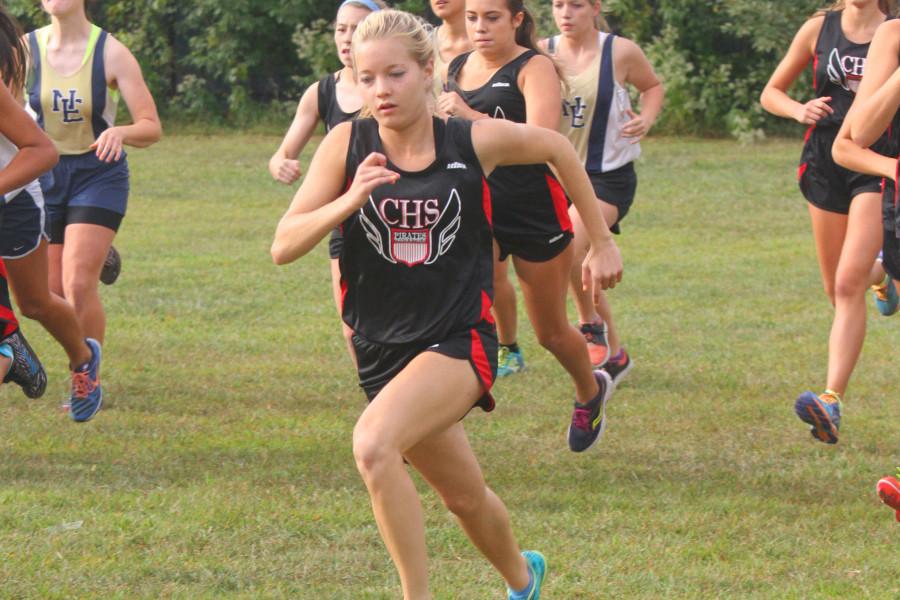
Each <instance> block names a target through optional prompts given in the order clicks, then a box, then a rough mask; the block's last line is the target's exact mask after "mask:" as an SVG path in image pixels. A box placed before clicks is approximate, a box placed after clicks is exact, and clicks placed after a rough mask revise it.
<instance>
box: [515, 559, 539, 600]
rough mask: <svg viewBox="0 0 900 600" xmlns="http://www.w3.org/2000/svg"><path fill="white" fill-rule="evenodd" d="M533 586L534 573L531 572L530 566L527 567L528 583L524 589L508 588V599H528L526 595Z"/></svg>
mask: <svg viewBox="0 0 900 600" xmlns="http://www.w3.org/2000/svg"><path fill="white" fill-rule="evenodd" d="M533 586H534V573H532V572H531V567H528V585H526V586H525V589H524V590H519V591H516V590H510V592H511V593H510V595H509V600H528V595H529V594H530V593H531V588H532V587H533Z"/></svg>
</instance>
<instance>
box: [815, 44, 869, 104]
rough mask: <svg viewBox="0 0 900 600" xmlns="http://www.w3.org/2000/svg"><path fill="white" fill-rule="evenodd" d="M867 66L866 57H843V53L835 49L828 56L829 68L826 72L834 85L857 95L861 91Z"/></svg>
mask: <svg viewBox="0 0 900 600" xmlns="http://www.w3.org/2000/svg"><path fill="white" fill-rule="evenodd" d="M865 64H866V59H865V57H859V56H841V53H840V52H838V49H837V48H835V49H833V50H832V51H831V54H829V55H828V66H827V67H826V69H825V71H826V72H827V73H828V79H829V80H831V82H832V83H833V84H835V85H839V86H841V87H842V88H844V89H845V90H847V91H848V92H852V93H854V94H855V93H856V91H857V90H858V89H859V82H860V80H861V79H862V75H863V70H864V68H865Z"/></svg>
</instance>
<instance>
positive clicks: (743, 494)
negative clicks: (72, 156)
mask: <svg viewBox="0 0 900 600" xmlns="http://www.w3.org/2000/svg"><path fill="white" fill-rule="evenodd" d="M277 143H278V140H277V139H276V138H274V137H263V136H239V135H224V136H217V137H189V136H177V135H171V136H169V137H168V138H167V139H165V140H164V141H163V142H161V143H160V144H158V145H157V146H155V147H154V148H152V149H150V150H146V151H135V152H133V153H132V156H131V159H130V160H131V170H132V173H133V180H132V190H133V192H132V197H131V206H130V208H129V215H128V218H127V219H126V221H125V223H124V225H123V229H122V231H121V233H120V235H119V237H118V239H117V242H116V245H117V247H118V248H119V249H120V251H121V253H122V256H123V259H124V268H123V273H122V276H121V278H120V279H119V282H118V283H117V284H116V285H115V286H113V287H111V288H107V289H104V291H103V293H104V298H105V302H106V306H107V308H108V314H109V335H108V339H107V343H106V346H105V358H106V362H105V363H104V383H105V394H106V399H107V400H106V404H105V409H104V410H103V411H102V412H101V413H100V414H99V415H98V416H97V417H96V418H95V419H94V421H92V422H90V423H88V424H85V425H76V424H74V423H72V422H71V421H70V420H69V418H68V416H66V415H64V414H63V413H61V412H60V411H59V410H58V406H59V404H60V402H61V401H62V399H63V398H64V396H65V395H66V392H67V380H66V374H65V372H64V368H63V366H64V362H65V361H64V355H63V353H62V351H61V350H60V349H59V348H58V347H57V346H55V344H53V343H52V341H51V340H50V338H49V337H48V336H47V335H45V334H44V332H43V330H42V329H41V328H40V327H39V326H38V325H37V324H35V323H26V324H25V331H26V334H27V335H28V336H29V338H30V339H31V341H32V344H33V345H34V346H35V348H36V349H37V350H38V352H39V353H40V354H41V356H42V358H43V359H44V362H45V363H46V365H47V367H48V370H49V374H50V377H51V384H50V387H49V390H48V393H47V396H46V397H45V398H44V399H42V400H40V401H26V400H25V399H24V397H23V396H22V395H21V393H20V392H19V391H18V390H17V389H14V388H12V387H9V386H7V387H4V388H3V389H2V390H0V598H60V599H62V598H65V599H70V598H104V599H111V598H128V599H131V598H189V599H194V598H300V599H313V600H319V599H332V598H335V599H344V598H346V599H359V598H367V599H368V598H398V597H399V584H398V580H397V577H396V575H395V572H394V570H393V567H392V565H391V563H390V560H389V558H388V555H387V553H386V551H385V550H384V547H383V545H382V543H381V541H380V538H379V536H378V532H377V529H376V527H375V523H374V520H373V518H372V516H371V512H370V509H369V504H368V497H367V494H366V491H365V487H364V486H363V484H362V481H361V480H360V478H359V476H358V474H357V472H356V469H355V466H354V464H353V459H352V454H351V447H350V438H351V431H352V427H353V424H354V422H355V419H356V417H357V415H358V414H359V412H360V411H361V409H362V407H363V396H362V394H361V393H360V391H359V390H358V389H357V388H356V386H355V383H354V381H355V380H354V373H353V372H352V370H351V366H350V364H349V360H348V358H347V357H346V355H345V349H344V346H343V340H342V338H341V336H340V333H339V324H338V320H337V316H336V314H335V310H334V307H333V305H332V301H331V296H330V291H329V275H328V268H327V252H326V248H325V245H324V244H322V245H321V246H320V247H319V248H317V249H316V251H315V252H314V253H313V254H312V255H310V256H308V257H307V258H305V259H304V260H302V261H300V262H299V263H297V264H294V265H291V266H288V267H284V268H276V267H275V266H273V265H272V263H271V260H270V258H269V255H268V247H269V244H270V242H271V238H272V234H273V232H274V228H275V224H276V222H277V220H278V218H279V217H280V215H281V214H282V212H283V210H284V209H285V207H286V206H287V204H288V202H289V201H290V198H291V192H290V191H289V190H288V189H287V188H285V187H283V186H280V185H276V184H275V183H272V182H271V181H270V180H269V177H268V173H267V171H266V169H265V163H266V160H267V159H268V156H269V154H270V153H271V151H272V150H273V149H274V148H275V147H276V146H277ZM798 153H799V142H798V141H770V142H766V143H763V144H760V145H755V146H749V147H745V146H739V145H737V144H734V143H731V142H727V141H698V140H676V139H653V140H650V141H649V142H648V143H646V144H645V155H644V158H643V159H642V161H641V163H640V166H639V174H640V186H639V189H638V199H637V202H636V204H635V207H634V208H633V211H632V212H631V213H630V214H629V216H628V218H627V219H626V221H625V223H624V227H623V230H624V235H623V236H621V237H620V238H619V243H620V247H621V249H622V253H623V255H624V257H625V265H626V272H625V280H624V283H623V285H622V286H621V287H620V288H617V289H616V290H615V291H614V292H613V295H612V299H613V303H614V309H615V310H616V313H617V315H618V318H619V323H620V328H621V330H622V332H623V337H624V339H625V341H626V344H627V346H628V348H629V350H630V351H631V353H632V354H633V357H634V360H635V363H636V368H635V369H634V371H632V373H631V374H630V375H629V378H628V379H627V380H626V383H625V384H623V385H622V387H620V389H619V390H618V392H617V393H616V395H615V396H614V397H613V399H612V401H611V402H610V407H609V412H608V417H609V428H608V430H607V433H606V437H605V438H604V441H603V443H602V444H601V445H600V446H599V448H597V449H592V451H590V452H589V453H586V454H584V455H573V454H572V453H570V452H569V450H568V449H567V447H566V443H565V431H566V427H567V425H568V419H569V416H570V410H571V405H570V402H571V396H572V389H571V386H570V384H569V383H568V381H567V379H566V377H565V375H564V373H563V371H562V369H561V368H560V367H559V366H558V365H557V364H556V363H555V362H554V361H553V359H552V358H551V357H550V355H549V354H548V353H546V352H544V351H543V350H541V349H540V348H539V347H538V346H537V345H536V342H535V340H534V337H533V335H532V333H531V330H530V327H529V326H528V325H527V324H523V327H522V336H521V340H520V341H521V343H522V344H523V346H524V350H525V353H526V359H527V361H528V370H527V371H526V372H525V373H524V374H522V375H518V376H515V377H513V378H510V379H506V380H502V381H500V382H499V384H498V385H497V387H496V388H495V395H496V397H497V399H498V407H497V410H496V411H495V412H494V413H492V414H489V415H485V414H481V413H480V412H479V413H478V414H476V413H473V414H472V415H470V416H469V417H468V418H467V419H466V427H467V430H468V432H469V435H470V437H471V439H472V442H473V445H474V447H475V450H476V452H477V454H478V455H479V457H480V458H481V460H482V464H483V465H484V468H485V472H486V476H487V478H488V481H489V483H490V485H491V486H492V487H493V488H494V489H495V490H496V491H497V492H498V493H499V494H500V496H501V497H502V498H503V499H504V500H505V501H506V503H507V505H508V507H509V509H510V512H511V515H512V519H513V525H514V528H515V531H516V533H517V535H518V537H519V539H520V540H521V542H522V544H523V546H524V547H526V548H537V549H540V550H542V551H543V552H544V554H545V555H546V556H547V558H548V560H549V563H550V572H549V577H548V580H547V584H546V588H545V592H544V595H543V596H542V598H545V599H562V600H570V599H598V598H653V599H655V598H685V599H705V598H729V599H733V598H766V599H768V598H804V599H805V598H842V599H844V598H870V597H871V598H897V597H900V575H898V573H900V558H898V557H900V526H898V525H897V523H895V522H894V518H893V515H892V514H891V512H890V511H889V510H888V509H886V508H885V507H883V506H882V505H880V503H879V501H878V499H877V497H876V496H875V494H874V485H875V482H876V480H877V479H878V478H879V477H880V476H882V475H885V474H890V473H892V472H893V471H894V467H895V465H897V464H900V426H898V425H900V402H898V380H897V375H896V373H897V366H896V358H894V360H891V357H892V356H893V357H896V356H897V351H896V347H897V343H898V340H900V317H895V318H893V319H884V318H882V317H879V316H877V314H876V313H875V310H874V308H872V309H870V311H871V315H872V318H871V319H870V322H869V335H868V338H867V340H866V344H865V349H864V352H863V356H862V359H861V361H860V364H859V366H858V367H857V370H856V373H855V375H854V379H853V381H852V382H851V388H850V390H849V393H848V395H847V401H846V402H845V406H844V408H845V416H844V423H845V424H844V428H843V430H842V439H841V442H840V444H839V445H837V446H825V445H824V444H820V443H817V442H814V441H813V440H812V438H811V437H810V435H809V434H808V432H807V430H806V428H805V427H804V426H803V425H802V424H801V423H800V422H799V421H798V420H797V418H796V417H795V416H794V415H793V409H792V405H793V400H794V398H795V396H796V395H797V394H798V393H799V392H800V391H802V390H803V389H806V388H808V387H809V388H812V389H815V390H819V389H820V388H821V387H822V386H823V384H824V368H825V361H826V342H827V332H828V328H829V325H830V316H831V309H830V306H829V305H828V303H827V300H826V299H825V297H824V294H823V293H822V291H821V284H820V282H819V276H818V271H817V267H816V263H815V258H814V249H813V244H812V236H811V233H810V228H809V224H808V220H807V216H806V212H805V205H804V201H803V200H802V198H801V197H800V195H799V193H798V191H797V189H796V186H795V184H794V180H793V173H794V165H795V163H796V157H797V155H798ZM419 483H420V484H421V481H419ZM420 489H422V490H423V502H424V504H425V508H426V514H427V528H428V542H429V546H430V554H431V561H432V562H431V572H432V574H433V590H434V594H435V597H436V598H440V599H465V600H481V599H493V598H502V597H505V596H504V592H503V589H504V588H503V584H502V582H501V580H500V579H499V577H498V576H497V575H496V574H495V573H494V572H493V571H492V570H491V569H490V567H489V566H488V565H487V563H486V562H485V561H483V560H482V559H481V557H480V555H478V554H477V552H476V551H475V550H474V549H473V548H472V546H471V545H470V544H469V543H468V541H467V540H466V539H465V537H464V535H463V534H462V532H461V531H460V530H459V529H458V527H457V526H456V525H455V524H454V522H453V520H452V519H451V517H450V516H449V515H448V514H447V513H446V511H444V510H443V508H442V506H440V504H439V502H438V501H437V500H436V498H435V496H434V495H433V494H431V493H430V491H428V490H427V488H426V486H424V485H420Z"/></svg>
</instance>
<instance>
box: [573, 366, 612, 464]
mask: <svg viewBox="0 0 900 600" xmlns="http://www.w3.org/2000/svg"><path fill="white" fill-rule="evenodd" d="M594 378H595V379H596V380H597V385H598V386H599V387H600V389H599V390H598V391H597V395H596V396H594V398H593V399H592V400H591V401H590V402H588V403H587V404H579V403H578V402H576V403H575V410H573V411H572V423H571V424H570V425H569V436H568V437H569V450H571V451H572V452H584V451H585V450H587V449H588V448H590V447H591V446H593V445H594V443H595V442H596V441H597V440H599V439H600V438H601V437H603V432H604V431H606V403H607V401H609V397H610V396H612V391H613V387H614V386H613V382H612V379H611V378H610V376H609V373H607V372H606V371H604V370H602V369H599V370H597V371H594Z"/></svg>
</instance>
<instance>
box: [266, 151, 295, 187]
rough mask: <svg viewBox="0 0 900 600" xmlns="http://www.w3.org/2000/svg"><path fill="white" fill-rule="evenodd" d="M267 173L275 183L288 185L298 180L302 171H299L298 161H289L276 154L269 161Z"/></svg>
mask: <svg viewBox="0 0 900 600" xmlns="http://www.w3.org/2000/svg"><path fill="white" fill-rule="evenodd" d="M269 173H271V175H272V178H273V179H274V180H275V181H278V182H280V183H284V184H286V185H290V184H292V183H294V182H295V181H297V180H298V179H300V176H301V175H302V174H303V171H301V170H300V161H299V160H291V159H290V158H285V157H283V156H278V155H277V154H276V155H275V156H273V157H272V160H270V161H269Z"/></svg>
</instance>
